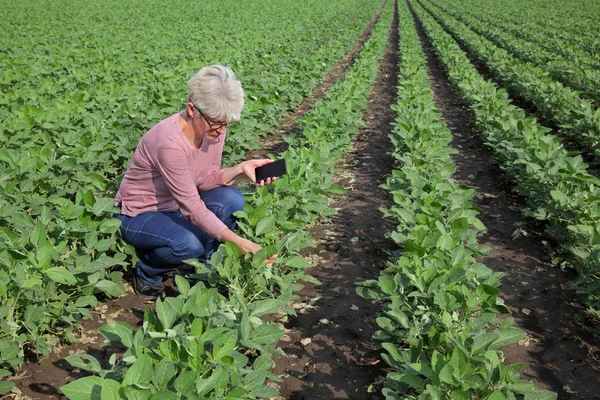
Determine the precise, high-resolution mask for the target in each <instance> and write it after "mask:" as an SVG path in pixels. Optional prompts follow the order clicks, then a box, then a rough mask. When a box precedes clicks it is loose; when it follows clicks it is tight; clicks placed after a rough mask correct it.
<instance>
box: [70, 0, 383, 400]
mask: <svg viewBox="0 0 600 400" xmlns="http://www.w3.org/2000/svg"><path fill="white" fill-rule="evenodd" d="M391 17H392V3H388V4H387V7H386V8H385V10H384V13H383V14H382V16H381V19H380V23H379V24H377V26H376V28H375V30H374V32H373V35H372V37H371V39H370V40H369V41H368V42H367V43H366V44H365V47H364V49H363V51H362V52H361V55H360V57H359V59H358V60H357V62H356V63H355V65H354V67H353V68H352V69H351V70H350V71H349V72H348V74H347V76H346V77H345V79H344V80H343V81H341V82H339V83H338V84H336V86H335V87H334V88H333V89H332V90H331V92H330V93H331V94H330V96H328V98H327V99H325V100H322V101H319V102H317V104H316V105H315V107H314V109H313V110H312V111H311V113H310V114H309V115H308V116H307V117H306V118H305V120H304V122H303V124H306V125H305V129H304V135H303V136H296V137H293V138H289V139H288V141H289V143H290V149H289V150H288V151H287V152H286V153H285V154H284V155H283V156H284V157H285V158H286V159H287V160H288V165H289V166H290V167H289V171H288V175H286V176H285V177H283V178H281V179H279V180H277V181H276V182H275V183H273V184H272V185H269V187H265V188H258V190H256V192H255V193H248V194H247V202H248V205H247V207H246V208H245V210H244V212H240V213H239V214H238V218H239V225H240V229H241V230H242V231H243V233H244V234H245V235H251V236H253V237H255V239H256V240H257V241H258V242H259V244H261V245H262V246H263V250H261V251H260V252H258V253H256V254H255V255H251V254H247V255H242V254H241V251H240V250H239V249H238V248H237V247H236V246H235V245H234V244H233V243H225V244H223V245H222V246H221V247H220V248H219V250H218V252H217V253H215V255H214V256H213V257H211V260H210V262H209V263H208V265H202V264H199V263H197V262H195V261H190V262H189V263H190V264H192V265H195V266H196V275H197V276H196V277H197V278H200V279H202V281H201V282H199V283H197V284H196V285H195V286H194V287H190V284H189V283H188V282H187V281H185V280H183V279H182V278H176V282H177V284H178V286H179V289H180V295H179V296H178V297H176V298H167V299H165V300H164V301H162V300H159V301H157V304H156V312H152V311H151V310H149V309H148V310H147V311H146V314H145V316H144V323H143V327H142V329H140V330H138V331H137V332H135V333H134V331H133V328H132V327H130V326H128V325H127V324H123V323H118V322H113V323H111V324H108V325H106V326H104V327H102V328H101V329H100V331H101V333H102V334H103V335H104V336H105V337H106V338H107V339H108V340H110V341H115V340H116V341H120V342H122V343H123V344H124V345H125V346H126V347H128V350H127V351H126V352H125V353H124V354H123V356H122V360H121V362H117V360H116V358H114V359H113V360H112V361H113V362H112V368H111V369H110V370H101V371H100V372H98V374H99V377H95V378H99V379H101V380H102V381H101V382H102V383H103V384H107V385H106V386H101V391H102V392H101V393H100V395H101V396H116V397H115V398H148V397H150V396H152V397H159V396H165V397H166V398H175V397H173V395H174V393H176V395H175V396H177V397H176V398H199V397H207V398H215V397H222V396H226V398H240V399H254V398H258V397H273V396H275V395H276V394H277V392H276V391H275V390H273V389H272V388H270V387H268V386H266V385H265V384H264V382H265V381H266V379H270V380H277V379H278V378H277V377H276V376H274V375H273V374H272V373H270V372H269V371H270V370H271V368H272V361H271V357H272V356H273V355H276V354H279V353H280V350H278V349H277V348H276V347H275V346H274V344H275V343H276V342H277V341H278V340H279V338H280V337H281V336H282V334H283V332H282V331H281V330H280V329H279V328H278V327H277V326H275V325H271V324H265V323H263V321H262V320H261V319H260V318H259V317H261V316H262V315H264V314H266V313H276V312H278V311H283V312H290V313H293V312H294V311H293V309H291V308H290V307H289V306H288V303H289V301H290V300H291V298H292V292H293V291H294V290H296V289H298V288H300V287H301V285H299V284H298V283H297V281H298V280H300V279H301V280H307V281H313V282H315V283H318V282H316V280H315V279H314V278H312V277H310V276H308V275H306V274H305V273H304V269H305V268H306V267H307V266H308V264H307V263H306V262H304V261H303V260H302V259H301V258H300V257H299V256H298V250H299V249H300V248H302V247H305V246H306V245H308V244H309V243H310V242H311V239H310V237H309V236H308V233H307V225H308V224H310V223H312V221H314V220H315V219H316V218H318V217H326V216H328V215H331V213H332V210H330V209H329V208H328V207H327V197H326V196H327V195H328V194H331V193H340V192H341V191H342V190H340V187H339V186H335V185H332V184H331V177H332V175H333V169H334V167H335V164H336V162H337V161H339V159H340V158H341V157H342V155H343V154H344V151H345V150H347V149H348V148H349V146H350V143H351V139H352V136H353V135H356V133H357V132H358V128H359V126H360V125H361V124H362V120H361V118H360V116H361V109H364V108H366V106H367V102H366V97H367V94H368V89H369V88H370V86H371V84H372V82H373V81H374V79H375V77H376V75H377V67H378V64H379V60H380V59H381V57H382V55H383V50H384V48H385V43H386V39H387V32H388V31H389V27H390V25H391ZM332 110H343V112H335V113H332ZM325 116H327V117H328V118H324V117H325ZM317 121H327V122H326V125H327V126H324V128H326V129H322V128H319V124H318V123H316V122H317ZM315 126H317V129H314V130H313V127H315ZM325 144H327V145H325ZM275 251H276V252H277V253H278V254H279V257H278V258H277V261H276V262H275V263H273V264H271V265H266V264H265V259H266V257H267V255H269V254H272V253H273V252H275ZM205 285H211V286H217V285H224V286H227V288H228V291H229V293H228V296H227V297H223V296H220V295H218V293H217V290H216V289H214V288H210V289H209V288H206V287H205ZM253 357H255V359H254V361H253V362H251V359H252V358H253ZM69 361H70V362H75V363H76V364H77V365H80V366H82V365H85V368H86V369H88V370H93V369H95V367H96V364H95V363H94V362H93V361H91V360H89V359H81V358H73V359H70V360H69ZM96 372H97V371H96ZM98 382H99V381H98V380H97V379H94V380H89V379H86V378H84V379H82V380H78V381H75V382H72V383H69V384H67V385H65V386H64V387H63V392H64V393H65V394H66V395H67V397H69V398H71V396H78V395H79V394H81V393H86V394H87V396H95V395H97V390H98V385H97V383H98ZM105 390H106V391H107V393H106V394H105V392H104V391H105Z"/></svg>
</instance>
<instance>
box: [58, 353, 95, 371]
mask: <svg viewBox="0 0 600 400" xmlns="http://www.w3.org/2000/svg"><path fill="white" fill-rule="evenodd" d="M66 360H67V362H68V363H69V364H71V365H72V366H74V367H75V368H80V369H83V370H85V371H92V372H100V371H102V367H101V366H100V363H99V362H98V360H96V358H95V357H92V356H91V355H89V354H75V355H72V356H69V357H67V358H66Z"/></svg>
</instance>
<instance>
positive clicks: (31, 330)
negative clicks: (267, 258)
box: [0, 0, 378, 369]
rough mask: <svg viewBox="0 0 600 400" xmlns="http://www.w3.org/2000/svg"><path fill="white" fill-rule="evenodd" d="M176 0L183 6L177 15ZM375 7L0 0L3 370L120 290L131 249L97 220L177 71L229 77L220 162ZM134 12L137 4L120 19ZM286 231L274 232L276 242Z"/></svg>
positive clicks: (256, 133) (165, 109) (182, 80)
mask: <svg viewBox="0 0 600 400" xmlns="http://www.w3.org/2000/svg"><path fill="white" fill-rule="evenodd" d="M182 7H185V9H186V10H188V11H187V12H189V13H190V15H194V16H195V17H194V18H187V19H181V18H180V16H181V10H182ZM223 7H234V8H236V9H243V10H244V13H243V16H240V15H234V14H224V13H223V12H222V10H223ZM377 7H378V4H376V3H372V2H365V1H363V0H349V1H347V2H344V3H343V4H333V3H323V4H319V5H318V7H317V6H316V5H314V4H313V5H311V6H307V5H306V3H305V2H297V1H291V0H279V1H277V2H275V3H273V4H271V5H270V6H269V7H266V6H265V5H264V4H259V3H256V2H252V1H245V2H244V3H243V4H242V3H239V2H235V3H232V2H229V3H227V4H225V3H223V2H208V3H207V2H204V3H202V4H200V3H194V4H188V3H185V4H184V3H182V2H181V1H174V2H169V3H165V2H161V1H154V0H151V1H149V2H148V1H144V2H140V1H137V0H134V1H133V2H128V3H127V5H126V6H125V3H123V2H121V1H120V0H111V1H109V3H106V4H105V7H104V8H103V9H98V8H97V6H96V5H95V4H92V3H81V4H77V7H75V8H73V5H72V4H70V3H69V2H65V1H64V0H52V1H50V2H47V3H46V4H45V5H43V6H42V5H40V4H37V3H35V4H34V3H31V4H27V5H26V6H23V5H22V4H20V3H16V2H8V3H6V4H4V5H3V9H2V11H0V15H2V17H3V19H5V20H7V21H11V22H10V23H9V24H6V25H3V26H2V27H1V28H0V32H1V33H2V35H0V46H1V47H2V48H3V49H4V50H5V51H2V52H0V62H1V63H2V65H3V68H2V71H0V93H1V94H0V119H1V120H2V122H3V126H2V128H3V134H2V135H0V144H1V145H2V146H1V147H2V149H1V150H0V302H1V303H0V304H1V305H0V319H1V321H2V323H1V324H0V348H2V349H3V350H2V357H1V360H0V363H1V364H2V366H5V367H9V368H11V369H18V368H19V367H20V365H21V363H22V358H23V352H24V349H25V348H28V349H29V350H31V351H35V352H37V353H38V354H41V355H47V354H48V351H49V349H50V347H51V346H52V344H53V343H56V341H57V340H56V339H54V338H52V337H51V336H60V338H61V339H63V340H64V339H66V340H72V339H73V334H72V333H73V330H74V329H76V327H77V326H78V321H80V320H81V318H82V317H90V313H89V310H87V307H89V306H94V305H95V304H96V303H97V298H96V297H97V296H100V298H103V297H105V296H109V297H116V296H119V295H121V294H122V293H124V288H123V285H122V284H121V283H120V282H119V280H120V278H121V276H122V272H121V270H122V269H123V268H128V267H129V266H130V265H131V263H133V262H134V261H135V254H134V251H133V249H132V248H131V247H130V246H127V245H125V244H124V243H123V242H122V241H121V240H120V238H119V236H118V233H117V231H118V229H119V221H118V220H115V219H113V218H111V217H112V214H113V213H114V212H115V211H116V209H115V208H114V201H113V195H114V191H115V190H116V188H117V187H118V183H119V180H120V179H121V177H122V174H123V173H124V170H125V167H126V166H127V163H128V162H129V160H130V159H131V154H132V151H133V149H134V147H135V145H136V143H137V141H138V139H139V137H140V136H141V135H142V134H143V133H144V132H145V131H146V130H147V129H149V128H150V127H151V126H152V125H153V124H154V123H156V122H158V121H159V120H160V119H162V118H164V117H165V116H167V115H169V114H170V113H175V112H177V111H178V110H180V109H181V108H182V104H184V102H185V95H186V90H185V89H186V87H185V84H186V80H187V78H188V77H189V76H190V75H191V74H193V73H194V72H195V71H196V70H197V69H198V68H199V67H201V66H203V65H207V64H212V63H223V64H228V65H230V66H232V67H233V69H234V70H235V71H236V73H237V74H238V76H239V77H240V79H241V80H242V82H244V88H245V91H246V95H247V101H246V108H245V115H244V120H243V123H242V124H240V125H239V126H237V127H235V128H233V129H232V132H230V135H229V137H228V140H227V148H226V150H225V152H226V155H225V157H224V158H225V159H226V160H227V162H229V163H234V162H236V161H238V160H240V159H241V158H242V157H243V155H244V153H245V151H246V150H247V149H250V148H256V147H257V146H258V139H259V137H260V136H261V135H265V134H266V133H268V132H269V131H270V130H272V129H274V127H275V126H276V125H277V124H278V123H279V119H280V117H281V116H282V115H283V114H285V113H286V112H288V111H289V110H290V109H293V108H294V107H295V106H296V105H297V104H298V103H299V102H300V101H301V100H302V98H303V97H304V96H306V95H307V94H308V93H310V90H312V87H313V86H314V85H315V84H316V83H317V82H318V81H319V80H321V79H322V78H323V77H324V76H325V75H326V73H327V72H328V70H329V69H330V68H331V66H332V65H333V64H334V63H335V62H336V61H337V60H338V59H339V58H340V57H341V56H342V55H343V54H344V53H345V52H346V51H347V49H348V48H349V47H350V46H351V45H352V43H353V42H354V41H355V40H356V38H357V37H358V36H359V34H360V32H361V31H362V29H363V28H364V26H365V25H366V24H367V23H368V21H369V20H370V19H371V17H372V15H373V13H374V12H375V10H376V9H377ZM135 8H138V9H143V10H144V11H145V12H144V13H138V14H136V15H131V13H130V10H131V9H135ZM65 9H69V10H71V11H70V12H67V13H65ZM125 19H126V20H127V23H123V21H124V20H125ZM256 21H261V23H260V24H258V25H257V23H256ZM348 21H351V22H350V23H348ZM217 27H218V29H217ZM190 32H194V40H193V42H194V45H193V46H192V45H190ZM265 32H267V34H265ZM31 49H36V50H35V51H31ZM38 50H39V51H38ZM267 225H268V224H267ZM267 225H265V226H264V227H263V229H264V230H265V231H264V234H265V235H267V234H268V232H267V230H268V229H267V228H269V226H267ZM290 225H291V224H290ZM290 236H291V235H290ZM302 241H304V242H306V237H290V238H289V239H288V242H289V244H290V246H289V247H290V248H291V249H298V248H299V247H297V245H300V244H301V243H300V242H302ZM292 244H293V246H292ZM290 262H292V261H290ZM255 263H256V264H260V262H259V260H258V259H257V260H256V261H255ZM292 263H294V264H295V265H300V263H299V262H298V261H297V260H296V261H293V262H292ZM289 285H291V283H290V284H289ZM49 332H51V334H50V333H49Z"/></svg>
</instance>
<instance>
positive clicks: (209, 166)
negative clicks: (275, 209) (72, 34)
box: [115, 65, 276, 299]
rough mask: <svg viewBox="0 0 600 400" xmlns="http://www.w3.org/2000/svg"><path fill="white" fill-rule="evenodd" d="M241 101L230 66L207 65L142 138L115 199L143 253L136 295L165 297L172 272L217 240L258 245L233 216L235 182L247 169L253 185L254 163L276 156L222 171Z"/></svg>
mask: <svg viewBox="0 0 600 400" xmlns="http://www.w3.org/2000/svg"><path fill="white" fill-rule="evenodd" d="M243 106H244V91H243V90H242V85H241V83H240V81H238V80H237V79H236V77H235V74H234V73H233V71H232V70H231V69H229V68H227V67H224V66H222V65H211V66H208V67H204V68H202V69H201V70H200V71H199V72H198V73H197V74H196V75H194V76H193V77H192V79H190V81H189V93H188V99H187V105H186V108H185V110H184V111H182V112H180V113H177V114H175V115H172V116H170V117H169V118H167V119H165V120H163V121H161V122H159V123H158V124H156V125H155V126H154V127H153V128H152V129H150V130H149V131H148V132H147V133H146V134H145V135H144V136H142V138H141V139H140V141H139V143H138V146H137V148H136V150H135V153H134V155H133V159H132V161H131V164H130V165H129V167H128V168H127V172H126V173H125V176H124V178H123V181H122V182H121V186H120V187H119V191H118V192H117V195H116V198H115V201H116V204H117V206H118V207H120V208H121V214H120V215H118V218H119V219H120V220H121V222H122V224H121V234H122V236H123V239H124V240H125V241H126V242H127V243H130V244H131V245H133V246H134V247H135V248H136V249H137V250H138V251H139V253H140V258H139V261H138V262H137V264H136V268H135V273H134V288H135V291H136V293H137V294H138V295H139V296H141V297H143V298H146V299H156V298H157V297H159V296H163V289H162V280H163V278H164V276H165V275H166V274H167V273H168V272H169V271H171V270H173V269H175V268H176V267H178V266H181V264H182V261H183V260H188V259H192V258H197V259H200V260H201V261H206V260H207V259H208V258H209V257H210V255H211V254H212V252H213V251H214V250H215V249H216V247H217V246H218V245H219V242H224V241H228V240H229V241H232V242H234V243H235V244H237V245H238V246H239V248H240V249H241V250H242V251H243V252H244V253H246V252H252V253H255V252H257V251H258V250H260V248H261V247H260V246H259V245H257V244H256V243H254V242H252V241H250V240H247V239H244V238H242V237H240V236H238V235H237V234H236V233H234V228H235V219H234V217H233V213H234V212H236V211H240V210H242V209H243V207H244V196H243V195H242V193H241V192H240V191H239V190H238V189H237V188H235V187H233V186H230V185H231V184H232V183H233V180H234V179H235V177H236V176H238V175H240V174H242V173H243V174H245V175H246V176H248V178H250V179H251V180H252V181H253V182H255V183H256V179H255V174H254V168H256V167H258V166H261V165H264V164H267V163H269V162H271V161H272V160H266V159H263V160H249V161H244V162H242V163H240V164H238V165H236V166H234V167H230V168H225V169H221V155H222V153H223V143H224V142H225V136H226V130H227V126H228V125H230V124H231V122H232V121H239V119H240V114H241V111H242V108H243ZM269 183H271V179H267V180H266V181H261V182H258V185H264V184H269ZM275 257H276V256H273V257H271V258H270V259H269V260H268V262H272V261H273V259H274V258H275Z"/></svg>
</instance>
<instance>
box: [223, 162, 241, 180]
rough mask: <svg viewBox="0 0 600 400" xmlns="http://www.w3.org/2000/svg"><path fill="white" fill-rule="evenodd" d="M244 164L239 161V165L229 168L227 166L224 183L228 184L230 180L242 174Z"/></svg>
mask: <svg viewBox="0 0 600 400" xmlns="http://www.w3.org/2000/svg"><path fill="white" fill-rule="evenodd" d="M242 164H243V163H239V164H237V165H234V166H233V167H229V168H225V169H224V170H223V182H221V183H223V185H227V184H228V183H229V182H231V181H232V180H234V179H235V178H236V177H237V176H238V175H240V174H242V173H243V171H242Z"/></svg>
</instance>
